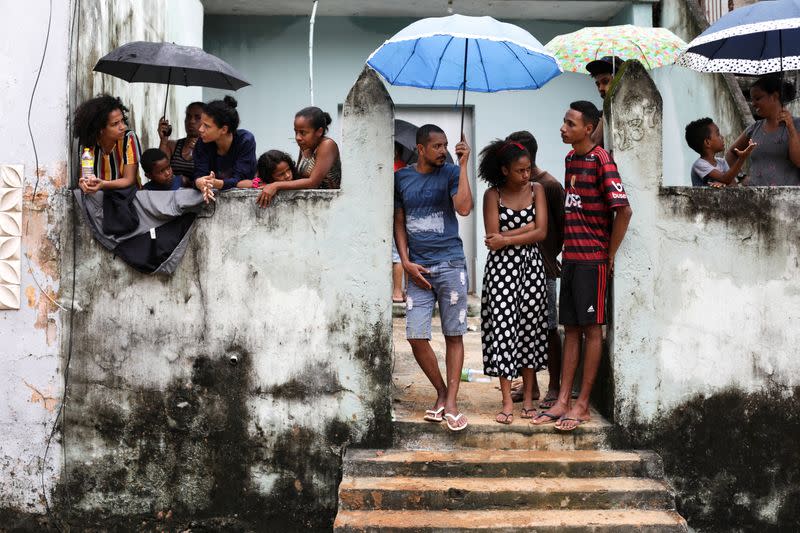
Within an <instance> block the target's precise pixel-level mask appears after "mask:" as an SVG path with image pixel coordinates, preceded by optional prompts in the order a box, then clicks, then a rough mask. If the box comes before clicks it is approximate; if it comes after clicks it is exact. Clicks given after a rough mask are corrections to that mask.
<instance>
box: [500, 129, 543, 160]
mask: <svg viewBox="0 0 800 533" xmlns="http://www.w3.org/2000/svg"><path fill="white" fill-rule="evenodd" d="M506 141H515V142H518V143H520V144H521V145H522V146H524V147H525V149H526V150H527V151H528V155H529V156H530V158H531V165H535V164H536V153H537V152H538V151H539V143H537V142H536V137H534V136H533V133H531V132H529V131H528V130H522V131H515V132H514V133H512V134H511V135H509V136H508V137H506Z"/></svg>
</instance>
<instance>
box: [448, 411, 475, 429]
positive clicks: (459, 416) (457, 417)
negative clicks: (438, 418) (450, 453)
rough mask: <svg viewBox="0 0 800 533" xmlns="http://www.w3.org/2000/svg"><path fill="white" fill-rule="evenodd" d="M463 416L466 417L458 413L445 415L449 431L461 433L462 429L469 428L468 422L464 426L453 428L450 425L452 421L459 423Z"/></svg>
mask: <svg viewBox="0 0 800 533" xmlns="http://www.w3.org/2000/svg"><path fill="white" fill-rule="evenodd" d="M462 416H464V415H462V414H461V413H458V414H457V415H451V414H450V413H445V414H444V418H445V420H446V422H447V429H449V430H450V431H461V430H462V429H466V428H467V426H468V425H469V422H467V423H466V424H464V425H463V426H451V425H450V422H451V421H452V422H458V421H459V420H460V419H461V417H462Z"/></svg>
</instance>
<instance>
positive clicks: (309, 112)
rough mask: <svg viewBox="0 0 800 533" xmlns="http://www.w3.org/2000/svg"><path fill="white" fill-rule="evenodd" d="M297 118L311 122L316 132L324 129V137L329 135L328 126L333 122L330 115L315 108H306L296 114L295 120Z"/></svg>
mask: <svg viewBox="0 0 800 533" xmlns="http://www.w3.org/2000/svg"><path fill="white" fill-rule="evenodd" d="M297 117H303V118H307V119H308V120H310V121H311V125H312V126H314V129H315V130H318V129H320V128H322V134H323V135H325V134H326V133H328V126H330V124H331V122H332V119H331V116H330V115H329V114H328V113H326V112H325V111H323V110H322V109H320V108H318V107H314V106H311V107H304V108H303V109H301V110H300V111H298V112H297V113H295V115H294V118H297Z"/></svg>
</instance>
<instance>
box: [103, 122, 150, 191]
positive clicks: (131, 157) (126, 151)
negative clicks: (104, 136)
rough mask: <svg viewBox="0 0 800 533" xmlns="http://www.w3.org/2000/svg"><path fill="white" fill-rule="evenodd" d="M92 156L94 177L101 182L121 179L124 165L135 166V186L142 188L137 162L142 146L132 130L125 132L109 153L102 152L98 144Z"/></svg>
mask: <svg viewBox="0 0 800 533" xmlns="http://www.w3.org/2000/svg"><path fill="white" fill-rule="evenodd" d="M92 155H93V156H94V175H95V176H97V177H98V178H99V179H101V180H103V181H112V180H116V179H119V178H121V177H122V172H123V170H124V169H125V165H136V167H137V168H136V184H137V186H138V187H139V188H141V186H142V182H141V177H140V176H139V168H138V167H139V160H140V159H141V156H142V146H141V144H139V137H137V136H136V134H135V133H134V132H133V131H132V130H128V131H126V132H125V136H124V137H122V139H120V140H118V141H117V143H116V144H115V145H114V148H113V149H112V150H111V152H109V153H105V152H103V149H102V148H101V147H100V145H99V144H97V145H95V146H94V148H93V149H92Z"/></svg>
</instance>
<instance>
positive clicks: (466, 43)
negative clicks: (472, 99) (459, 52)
mask: <svg viewBox="0 0 800 533" xmlns="http://www.w3.org/2000/svg"><path fill="white" fill-rule="evenodd" d="M468 51H469V39H464V85H463V87H462V88H461V138H462V139H463V138H464V110H465V109H466V104H467V53H468ZM459 141H461V139H459Z"/></svg>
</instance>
